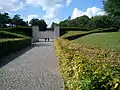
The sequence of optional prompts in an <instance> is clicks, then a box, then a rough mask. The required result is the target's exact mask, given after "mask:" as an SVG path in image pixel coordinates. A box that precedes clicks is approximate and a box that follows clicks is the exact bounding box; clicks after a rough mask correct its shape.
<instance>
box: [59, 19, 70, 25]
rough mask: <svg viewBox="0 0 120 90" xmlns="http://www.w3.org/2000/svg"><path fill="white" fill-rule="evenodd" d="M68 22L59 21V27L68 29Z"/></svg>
mask: <svg viewBox="0 0 120 90" xmlns="http://www.w3.org/2000/svg"><path fill="white" fill-rule="evenodd" d="M68 22H69V21H68V20H64V21H61V22H60V23H59V26H61V27H68V26H69V25H68Z"/></svg>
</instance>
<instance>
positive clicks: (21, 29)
mask: <svg viewBox="0 0 120 90" xmlns="http://www.w3.org/2000/svg"><path fill="white" fill-rule="evenodd" d="M0 31H8V32H12V33H16V34H22V35H25V36H29V37H32V27H23V26H22V27H21V26H19V27H9V28H3V29H1V30H0Z"/></svg>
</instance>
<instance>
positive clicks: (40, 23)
mask: <svg viewBox="0 0 120 90" xmlns="http://www.w3.org/2000/svg"><path fill="white" fill-rule="evenodd" d="M29 24H31V26H39V27H40V30H41V31H45V30H46V29H47V24H46V22H45V21H44V20H43V19H41V20H39V19H34V18H33V19H32V20H31V21H30V22H29Z"/></svg>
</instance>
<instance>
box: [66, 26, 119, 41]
mask: <svg viewBox="0 0 120 90" xmlns="http://www.w3.org/2000/svg"><path fill="white" fill-rule="evenodd" d="M117 31H118V30H117V28H114V27H111V28H106V29H102V28H98V29H94V30H92V31H88V32H84V33H82V34H77V35H73V36H68V37H65V39H68V40H74V39H77V38H79V37H82V36H85V35H88V34H93V33H102V32H117Z"/></svg>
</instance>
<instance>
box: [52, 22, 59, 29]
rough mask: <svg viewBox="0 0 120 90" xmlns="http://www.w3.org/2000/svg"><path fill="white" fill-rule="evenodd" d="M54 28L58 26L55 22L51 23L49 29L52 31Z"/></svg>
mask: <svg viewBox="0 0 120 90" xmlns="http://www.w3.org/2000/svg"><path fill="white" fill-rule="evenodd" d="M54 26H58V24H57V23H55V22H52V24H51V28H52V29H53V30H54Z"/></svg>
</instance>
